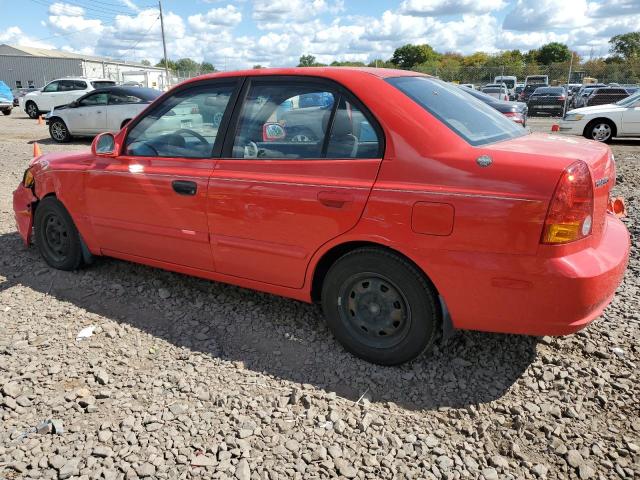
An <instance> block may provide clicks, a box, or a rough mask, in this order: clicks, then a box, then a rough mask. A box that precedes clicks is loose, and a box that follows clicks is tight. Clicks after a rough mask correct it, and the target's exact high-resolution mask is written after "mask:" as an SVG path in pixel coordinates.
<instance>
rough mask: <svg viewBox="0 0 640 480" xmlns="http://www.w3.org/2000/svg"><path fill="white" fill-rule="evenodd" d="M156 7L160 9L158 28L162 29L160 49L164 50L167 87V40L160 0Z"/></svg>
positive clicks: (168, 84)
mask: <svg viewBox="0 0 640 480" xmlns="http://www.w3.org/2000/svg"><path fill="white" fill-rule="evenodd" d="M158 9H159V10H160V30H161V31H162V50H163V51H164V71H165V74H166V75H167V87H169V86H170V84H171V80H170V79H169V63H168V61H167V42H166V40H165V38H164V17H163V16H162V0H158Z"/></svg>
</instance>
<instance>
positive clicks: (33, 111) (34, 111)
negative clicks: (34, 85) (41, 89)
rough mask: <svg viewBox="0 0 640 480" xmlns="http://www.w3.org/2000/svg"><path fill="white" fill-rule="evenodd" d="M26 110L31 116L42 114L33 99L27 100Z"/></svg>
mask: <svg viewBox="0 0 640 480" xmlns="http://www.w3.org/2000/svg"><path fill="white" fill-rule="evenodd" d="M25 111H26V112H27V115H29V118H38V115H39V114H40V111H39V110H38V106H37V105H36V104H35V102H32V101H31V100H29V101H28V102H27V105H26V106H25Z"/></svg>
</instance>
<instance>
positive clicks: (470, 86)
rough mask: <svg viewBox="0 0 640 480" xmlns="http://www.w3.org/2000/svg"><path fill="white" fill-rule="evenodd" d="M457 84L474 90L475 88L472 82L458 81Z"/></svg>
mask: <svg viewBox="0 0 640 480" xmlns="http://www.w3.org/2000/svg"><path fill="white" fill-rule="evenodd" d="M459 85H460V86H461V87H467V88H470V89H472V90H475V89H476V87H475V85H474V84H473V83H460V84H459Z"/></svg>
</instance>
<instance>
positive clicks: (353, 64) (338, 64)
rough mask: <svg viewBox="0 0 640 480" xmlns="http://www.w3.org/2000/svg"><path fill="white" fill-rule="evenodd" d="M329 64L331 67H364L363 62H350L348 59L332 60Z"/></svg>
mask: <svg viewBox="0 0 640 480" xmlns="http://www.w3.org/2000/svg"><path fill="white" fill-rule="evenodd" d="M329 65H331V66H332V67H364V66H365V65H364V63H363V62H351V61H349V60H345V61H338V60H334V61H333V62H331V63H330V64H329Z"/></svg>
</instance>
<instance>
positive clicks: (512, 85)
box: [493, 75, 518, 100]
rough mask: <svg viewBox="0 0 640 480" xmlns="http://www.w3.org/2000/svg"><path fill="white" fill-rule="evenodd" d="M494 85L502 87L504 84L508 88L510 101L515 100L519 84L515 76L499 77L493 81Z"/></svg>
mask: <svg viewBox="0 0 640 480" xmlns="http://www.w3.org/2000/svg"><path fill="white" fill-rule="evenodd" d="M493 83H494V84H498V85H500V84H501V83H504V84H505V85H506V87H507V91H508V92H509V100H512V99H513V98H514V95H515V93H516V83H518V78H517V77H514V76H513V75H498V76H497V77H495V78H494V79H493Z"/></svg>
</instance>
